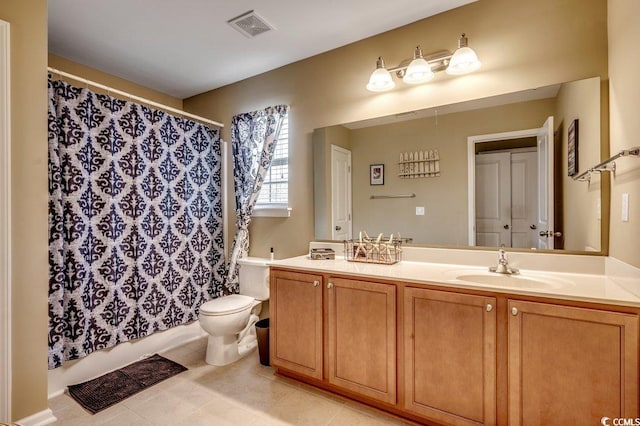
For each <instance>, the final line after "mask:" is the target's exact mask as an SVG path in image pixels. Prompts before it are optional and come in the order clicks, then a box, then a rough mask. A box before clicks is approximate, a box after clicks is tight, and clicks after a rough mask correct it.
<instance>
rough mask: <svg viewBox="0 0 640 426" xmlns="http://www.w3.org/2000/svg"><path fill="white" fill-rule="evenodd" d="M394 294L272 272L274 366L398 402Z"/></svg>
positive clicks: (366, 285)
mask: <svg viewBox="0 0 640 426" xmlns="http://www.w3.org/2000/svg"><path fill="white" fill-rule="evenodd" d="M323 292H324V300H325V302H324V303H323ZM395 294H396V286H395V285H390V284H382V283H374V282H369V281H363V280H352V279H345V278H332V277H328V279H326V280H324V281H323V277H322V276H319V275H311V274H303V273H295V272H290V271H281V270H275V271H272V274H271V299H270V300H271V308H270V309H271V318H272V319H271V329H272V330H273V333H272V337H271V342H270V344H271V364H273V366H274V367H277V368H283V369H285V370H288V371H291V372H293V373H296V374H298V375H303V376H307V377H311V378H314V379H317V380H325V381H326V382H328V383H330V384H331V385H334V386H337V387H339V388H341V389H344V390H347V391H349V392H351V393H356V394H360V395H364V396H366V397H368V398H370V399H374V400H378V401H382V402H385V403H389V404H395V403H396V389H397V386H396V362H397V360H396V329H397V327H396V297H395ZM323 309H324V310H323ZM325 315H326V317H325ZM323 333H324V334H323ZM323 336H324V338H326V345H324V344H323V342H324V339H323ZM325 348H326V351H325ZM323 361H324V362H326V364H327V369H326V377H325V374H324V370H323Z"/></svg>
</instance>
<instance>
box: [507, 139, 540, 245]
mask: <svg viewBox="0 0 640 426" xmlns="http://www.w3.org/2000/svg"><path fill="white" fill-rule="evenodd" d="M537 177H538V170H537V154H536V152H534V151H532V152H514V153H512V154H511V227H512V229H511V247H516V248H534V247H536V244H537V240H538V235H537V232H536V231H537V227H536V226H533V228H536V229H532V225H536V214H537V211H538V182H537Z"/></svg>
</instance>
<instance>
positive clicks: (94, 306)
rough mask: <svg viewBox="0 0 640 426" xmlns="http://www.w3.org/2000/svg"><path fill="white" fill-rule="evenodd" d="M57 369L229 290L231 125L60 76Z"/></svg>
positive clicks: (54, 145) (54, 278)
mask: <svg viewBox="0 0 640 426" xmlns="http://www.w3.org/2000/svg"><path fill="white" fill-rule="evenodd" d="M48 139H49V336H48V338H49V368H56V367H59V366H60V365H62V363H63V362H64V361H66V360H72V359H76V358H80V357H83V356H86V355H88V354H89V353H91V352H93V351H95V350H99V349H104V348H108V347H112V346H114V345H116V344H118V343H120V342H125V341H129V340H133V339H138V338H141V337H144V336H147V335H149V334H152V333H154V332H155V331H158V330H165V329H168V328H171V327H174V326H177V325H180V324H186V323H189V322H191V321H193V320H196V319H197V311H198V308H199V306H200V305H201V304H202V303H204V302H205V301H207V300H209V299H211V298H213V297H217V296H220V295H221V294H223V289H224V279H225V277H226V267H225V259H224V246H223V228H222V200H221V146H220V136H219V131H218V130H214V129H211V128H208V127H206V126H204V125H203V124H200V123H196V122H194V121H191V120H187V119H184V118H180V117H175V116H172V115H170V114H167V113H166V112H164V111H160V110H155V109H151V108H148V107H146V106H143V105H139V104H135V103H132V102H127V101H123V100H119V99H116V98H113V97H111V96H108V95H102V94H96V93H94V92H92V91H91V90H89V89H87V88H79V87H74V86H72V85H70V84H67V83H65V82H63V81H53V80H52V79H51V76H50V78H49V136H48Z"/></svg>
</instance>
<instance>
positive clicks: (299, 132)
mask: <svg viewBox="0 0 640 426" xmlns="http://www.w3.org/2000/svg"><path fill="white" fill-rule="evenodd" d="M606 16H607V10H606V2H603V1H601V0H586V1H584V0H568V1H563V2H558V1H556V0H536V1H533V0H528V1H513V0H482V1H479V2H475V3H472V4H470V5H467V6H464V7H461V8H459V9H455V10H453V11H450V12H446V13H442V14H440V15H437V16H434V17H431V18H428V19H426V20H422V21H418V22H416V23H414V24H411V25H408V26H406V27H402V28H399V29H396V30H393V31H389V32H387V33H383V34H380V35H378V36H375V37H371V38H369V39H366V40H362V41H360V42H357V43H354V44H351V45H348V46H345V47H342V48H339V49H336V50H333V51H330V52H327V53H325V54H321V55H318V56H314V57H312V58H309V59H307V60H304V61H300V62H296V63H294V64H291V65H288V66H285V67H282V68H279V69H277V70H274V71H271V72H268V73H265V74H262V75H259V76H256V77H253V78H250V79H247V80H244V81H241V82H239V83H236V84H233V85H229V86H226V87H223V88H220V89H218V90H215V91H212V92H208V93H205V94H201V95H198V96H195V97H193V98H189V99H186V100H185V102H184V105H185V109H186V110H188V111H191V112H195V113H197V114H202V115H207V116H215V117H216V118H217V119H218V120H223V122H224V123H227V124H228V123H230V122H231V117H232V116H233V115H234V114H237V113H241V112H245V111H252V110H255V109H259V108H263V107H266V106H268V105H275V104H279V103H285V104H289V105H290V106H291V113H290V126H291V127H290V138H291V151H290V155H291V156H292V161H291V165H290V176H291V182H292V185H291V188H290V199H291V202H290V204H291V207H292V208H293V212H292V216H291V217H290V218H287V219H269V218H255V219H254V220H253V222H252V225H251V228H250V231H251V241H252V243H251V253H252V255H258V256H264V255H267V253H268V250H269V247H271V246H273V247H276V257H277V258H281V257H286V256H293V255H298V254H301V253H304V252H306V251H307V244H308V242H309V241H310V240H312V239H313V238H314V224H313V213H314V206H313V193H312V192H313V165H312V144H311V139H312V137H311V135H312V131H313V129H316V128H320V127H325V126H329V125H334V124H338V123H344V122H351V121H358V120H363V119H367V118H371V117H377V116H381V115H390V114H394V113H399V112H405V111H412V110H416V109H422V108H426V107H429V106H437V105H444V104H450V103H455V102H460V101H464V100H469V99H475V98H482V97H487V96H490V95H496V94H499V93H508V92H514V91H519V90H524V89H529V88H532V87H539V86H547V85H549V84H553V83H558V82H563V81H572V80H577V79H581V78H587V77H594V76H600V77H603V78H605V79H606V78H607V58H606V54H607V34H606V19H607V18H606ZM462 32H466V33H467V34H468V35H469V43H470V46H471V47H473V48H474V49H475V50H476V51H477V52H478V54H479V56H480V59H481V61H482V63H483V67H482V68H481V70H480V71H479V72H476V73H474V74H470V75H466V76H463V77H457V78H456V77H449V76H447V75H446V74H443V73H439V74H438V75H437V76H436V78H435V79H434V81H432V82H431V83H429V84H426V85H421V86H408V85H403V84H402V83H401V82H400V83H399V84H398V86H397V87H396V89H394V90H392V91H391V92H387V93H383V94H373V93H370V92H367V91H366V90H365V85H366V83H367V80H368V78H369V75H370V73H371V72H372V71H373V68H374V66H375V60H376V58H377V57H378V56H379V55H382V56H384V59H385V61H386V62H387V64H388V65H390V66H392V65H395V64H397V63H399V62H400V61H401V60H402V59H406V58H408V57H410V55H411V52H412V49H413V47H415V45H416V44H418V43H420V44H421V45H422V48H423V50H424V51H425V53H426V52H433V51H437V50H440V49H443V48H448V49H454V48H455V45H456V40H457V38H458V37H459V35H460V33H462ZM223 137H224V138H225V139H226V140H229V130H228V129H227V128H225V129H224V130H223ZM229 169H231V167H229ZM229 173H231V172H229ZM228 186H229V189H230V191H231V190H232V179H228ZM231 204H233V203H231ZM233 208H234V207H233V205H231V206H230V209H231V210H232V212H231V216H230V217H234V213H233ZM229 231H231V232H232V231H233V229H232V230H228V232H229Z"/></svg>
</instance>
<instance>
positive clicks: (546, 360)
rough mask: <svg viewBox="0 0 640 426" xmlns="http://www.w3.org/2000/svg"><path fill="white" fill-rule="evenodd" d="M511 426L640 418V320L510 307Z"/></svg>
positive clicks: (517, 305) (574, 310) (570, 309)
mask: <svg viewBox="0 0 640 426" xmlns="http://www.w3.org/2000/svg"><path fill="white" fill-rule="evenodd" d="M509 311H510V312H509V373H508V374H509V424H512V425H520V424H532V425H540V424H548V425H550V424H563V425H569V424H574V425H579V424H583V425H587V424H591V425H595V424H600V421H601V418H602V417H609V418H611V419H613V418H620V417H624V418H636V417H638V316H637V315H630V314H622V313H616V312H608V311H599V310H593V309H582V308H574V307H567V306H558V305H550V304H545V303H534V302H521V301H514V300H510V301H509Z"/></svg>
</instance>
